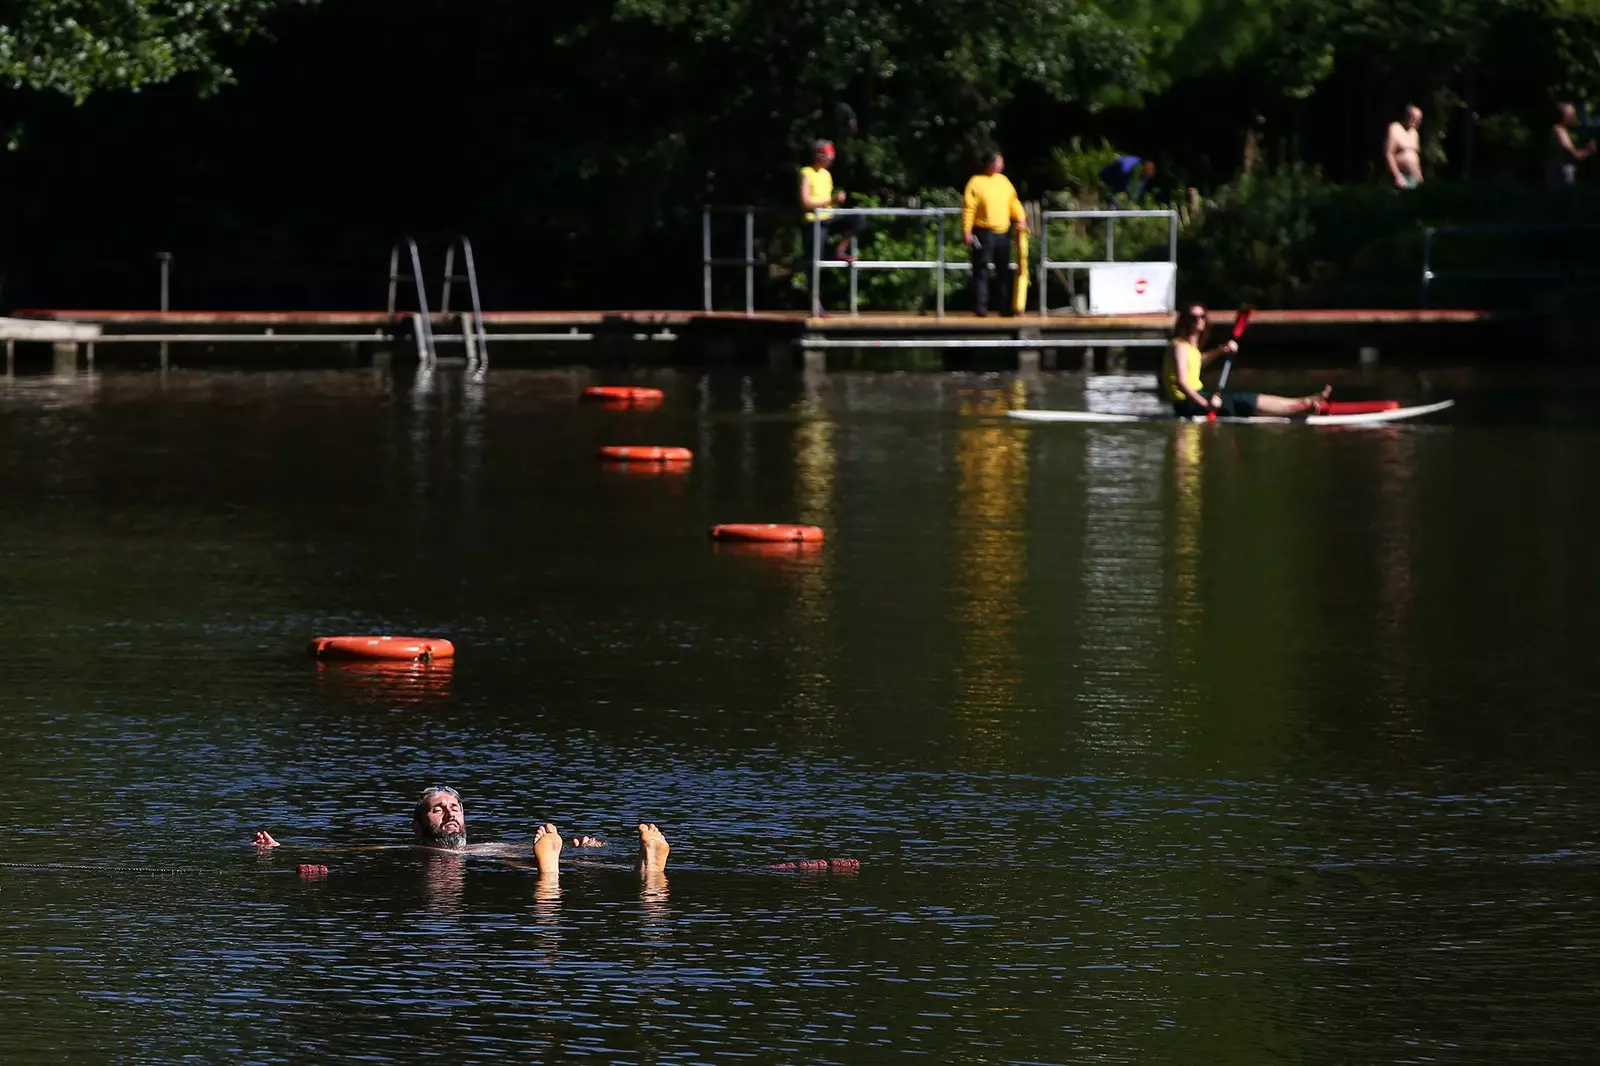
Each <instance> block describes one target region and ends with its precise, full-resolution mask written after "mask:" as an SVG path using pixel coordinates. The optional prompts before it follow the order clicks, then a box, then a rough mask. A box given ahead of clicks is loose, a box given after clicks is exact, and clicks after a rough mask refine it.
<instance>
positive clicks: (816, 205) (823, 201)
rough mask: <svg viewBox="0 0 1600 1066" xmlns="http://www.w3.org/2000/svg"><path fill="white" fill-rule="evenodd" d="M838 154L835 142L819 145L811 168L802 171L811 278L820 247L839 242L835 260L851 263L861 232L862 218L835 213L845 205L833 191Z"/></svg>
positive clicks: (807, 255) (801, 202)
mask: <svg viewBox="0 0 1600 1066" xmlns="http://www.w3.org/2000/svg"><path fill="white" fill-rule="evenodd" d="M837 154H838V153H837V151H836V150H835V149H834V147H833V142H832V141H818V142H817V143H816V145H815V146H814V147H813V149H812V153H811V165H810V166H808V167H801V168H800V206H801V207H802V208H804V209H805V213H806V214H805V218H806V226H805V231H806V232H805V249H806V269H807V273H808V274H809V272H810V264H812V263H814V262H816V259H817V249H818V247H820V246H821V245H822V244H824V243H826V242H827V241H828V240H830V239H832V240H834V241H835V242H836V247H835V248H834V257H835V258H837V259H844V260H846V261H848V260H849V259H850V239H851V238H852V237H854V236H856V235H857V234H858V233H860V232H861V227H860V217H861V216H859V215H854V214H849V213H843V214H841V213H839V212H836V211H834V210H833V208H834V207H836V206H838V205H839V204H842V203H844V193H843V192H836V191H835V190H834V188H833V160H834V157H835V156H836V155H837Z"/></svg>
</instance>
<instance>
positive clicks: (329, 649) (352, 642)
mask: <svg viewBox="0 0 1600 1066" xmlns="http://www.w3.org/2000/svg"><path fill="white" fill-rule="evenodd" d="M306 650H307V651H309V652H310V653H311V654H312V655H314V656H316V657H317V658H319V659H403V660H405V661H407V662H432V661H433V660H435V659H452V658H454V657H455V654H456V646H455V645H454V644H452V643H450V642H449V641H448V640H442V639H440V638H439V637H317V638H315V639H314V640H312V642H311V645H310V646H309V647H308V648H307V649H306Z"/></svg>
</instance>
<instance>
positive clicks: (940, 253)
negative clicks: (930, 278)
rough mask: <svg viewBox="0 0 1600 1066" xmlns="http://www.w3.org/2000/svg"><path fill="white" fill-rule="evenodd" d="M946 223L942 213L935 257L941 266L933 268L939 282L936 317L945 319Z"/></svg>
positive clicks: (935, 301)
mask: <svg viewBox="0 0 1600 1066" xmlns="http://www.w3.org/2000/svg"><path fill="white" fill-rule="evenodd" d="M944 223H945V216H944V212H943V211H941V212H939V240H938V254H937V255H936V256H935V257H934V258H936V259H938V261H939V265H938V266H936V267H934V268H933V269H934V271H935V273H936V274H937V275H938V280H937V281H936V282H935V292H936V295H935V297H934V316H935V317H936V318H943V317H944V255H945V252H944Z"/></svg>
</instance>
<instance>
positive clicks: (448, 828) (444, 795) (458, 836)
mask: <svg viewBox="0 0 1600 1066" xmlns="http://www.w3.org/2000/svg"><path fill="white" fill-rule="evenodd" d="M411 829H412V832H413V833H415V834H416V837H417V839H418V840H420V841H422V842H424V843H426V844H431V845H432V846H434V847H437V848H464V847H466V846H467V814H466V812H465V811H464V810H462V808H461V793H459V792H457V791H456V790H455V789H453V788H451V787H450V786H449V785H434V786H433V787H432V788H427V789H424V790H423V792H422V798H421V799H419V800H417V806H416V809H415V810H413V811H412V812H411Z"/></svg>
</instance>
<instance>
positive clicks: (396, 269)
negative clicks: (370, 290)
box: [389, 237, 439, 366]
mask: <svg viewBox="0 0 1600 1066" xmlns="http://www.w3.org/2000/svg"><path fill="white" fill-rule="evenodd" d="M402 248H403V249H405V250H407V251H408V252H409V253H410V255H411V282H412V284H413V285H414V286H415V287H416V290H417V308H418V310H416V311H413V312H411V325H412V334H413V336H415V337H416V339H417V359H418V360H419V361H420V362H421V363H423V364H424V365H426V366H432V365H434V364H435V363H437V362H438V361H439V349H438V346H437V345H436V344H434V341H433V316H432V315H430V314H429V313H428V294H427V292H426V291H425V290H424V288H423V284H422V257H421V256H420V255H418V254H417V242H416V241H414V240H412V239H411V238H410V237H402V238H401V239H400V240H398V241H396V242H395V244H394V247H393V248H391V249H389V313H390V314H391V315H392V314H395V313H397V311H398V310H399V304H398V301H397V298H398V296H399V286H400V279H401V278H402V277H403V276H404V275H402V274H401V273H400V251H401V249H402Z"/></svg>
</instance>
